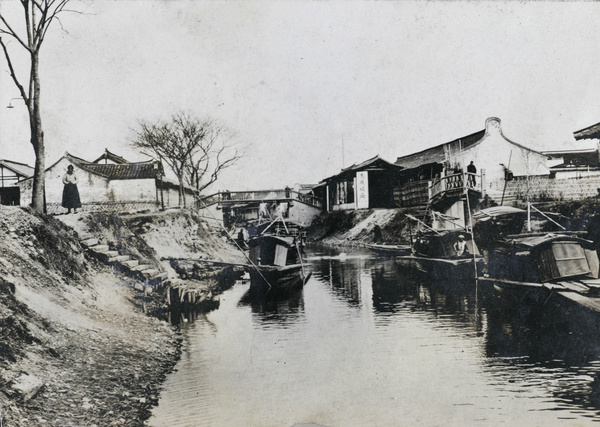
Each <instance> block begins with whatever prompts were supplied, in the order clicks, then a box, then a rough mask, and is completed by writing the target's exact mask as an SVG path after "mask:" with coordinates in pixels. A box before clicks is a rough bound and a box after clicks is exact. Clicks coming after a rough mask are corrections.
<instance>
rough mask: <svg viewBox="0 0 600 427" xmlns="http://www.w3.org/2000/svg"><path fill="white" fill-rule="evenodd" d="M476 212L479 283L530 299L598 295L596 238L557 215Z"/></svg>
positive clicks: (494, 210) (492, 210) (503, 210)
mask: <svg viewBox="0 0 600 427" xmlns="http://www.w3.org/2000/svg"><path fill="white" fill-rule="evenodd" d="M474 216H475V218H476V219H477V221H478V222H477V224H476V227H475V230H476V232H477V234H478V235H479V236H480V245H481V246H482V248H483V250H484V255H485V258H486V264H487V271H486V274H485V275H484V276H482V277H479V278H478V280H479V281H480V282H481V283H482V284H490V285H493V286H494V288H495V289H496V290H497V291H499V292H500V293H501V294H503V295H512V296H513V297H517V298H518V299H520V300H522V299H524V297H527V298H528V299H530V300H533V301H534V302H540V301H543V300H545V299H547V298H548V297H549V296H551V295H552V294H554V293H557V294H559V295H562V296H564V297H565V298H567V299H571V300H574V299H578V300H581V297H582V296H584V298H586V299H589V298H593V297H594V295H595V294H597V292H598V290H599V289H600V280H599V279H598V277H599V266H600V263H599V261H598V254H597V252H596V249H595V246H594V243H593V242H592V241H590V240H587V239H584V238H582V237H581V233H579V232H573V231H567V230H565V229H564V227H563V226H562V225H561V224H560V223H559V221H558V220H559V218H558V217H556V216H554V215H552V214H546V213H541V212H539V211H538V212H535V213H534V214H533V215H532V213H531V212H528V211H525V210H524V209H517V208H503V207H495V208H489V209H484V210H482V211H481V212H478V213H476V214H475V215H474ZM532 222H533V223H534V224H535V226H534V227H532Z"/></svg>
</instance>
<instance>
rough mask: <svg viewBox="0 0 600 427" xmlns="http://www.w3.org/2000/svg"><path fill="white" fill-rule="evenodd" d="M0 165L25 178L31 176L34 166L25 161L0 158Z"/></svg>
mask: <svg viewBox="0 0 600 427" xmlns="http://www.w3.org/2000/svg"><path fill="white" fill-rule="evenodd" d="M0 166H3V167H5V168H6V169H9V170H11V171H13V172H14V173H16V174H17V175H21V176H24V177H26V178H29V177H32V176H33V171H34V168H32V167H31V166H29V165H26V164H25V163H19V162H13V161H12V160H0Z"/></svg>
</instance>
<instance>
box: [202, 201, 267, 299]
mask: <svg viewBox="0 0 600 427" xmlns="http://www.w3.org/2000/svg"><path fill="white" fill-rule="evenodd" d="M198 201H199V202H201V203H202V205H203V206H204V209H205V210H206V211H207V212H208V213H209V214H210V216H212V217H213V219H214V220H215V221H216V222H217V224H219V227H221V228H222V229H223V231H224V232H225V233H227V235H228V236H229V237H231V236H230V235H229V232H228V231H227V229H226V228H225V226H223V225H221V222H220V221H219V220H218V219H217V217H215V216H214V215H213V213H212V212H211V211H210V210H209V209H208V206H206V204H205V203H204V201H203V200H200V199H199V200H198ZM231 240H233V243H235V246H236V247H237V248H238V249H239V250H240V252H241V253H242V255H244V257H245V258H246V259H247V260H248V262H250V265H252V267H254V269H255V270H256V272H257V273H258V274H259V275H260V277H262V279H263V280H264V281H265V283H266V284H267V286H268V287H269V290H271V288H272V287H273V286H271V284H270V283H269V281H268V280H267V278H266V277H265V276H264V275H263V274H262V273H261V271H260V269H259V268H258V266H257V265H256V264H254V262H252V260H251V259H250V257H249V256H248V255H246V252H244V250H243V249H242V248H241V247H240V245H238V242H236V240H235V239H234V238H232V239H231Z"/></svg>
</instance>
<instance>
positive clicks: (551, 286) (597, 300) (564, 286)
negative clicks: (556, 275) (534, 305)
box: [477, 277, 600, 313]
mask: <svg viewBox="0 0 600 427" xmlns="http://www.w3.org/2000/svg"><path fill="white" fill-rule="evenodd" d="M477 280H478V282H479V283H482V284H489V285H492V286H493V285H505V286H510V287H512V288H513V289H518V288H522V289H523V290H525V289H538V290H546V291H548V292H555V293H556V295H559V296H560V297H562V298H566V299H567V300H569V301H571V302H574V303H576V304H578V305H580V306H582V307H585V308H586V309H588V310H591V311H593V312H595V313H600V279H581V280H569V281H565V280H563V281H560V282H557V283H535V282H519V281H514V280H505V279H495V278H491V277H478V278H477Z"/></svg>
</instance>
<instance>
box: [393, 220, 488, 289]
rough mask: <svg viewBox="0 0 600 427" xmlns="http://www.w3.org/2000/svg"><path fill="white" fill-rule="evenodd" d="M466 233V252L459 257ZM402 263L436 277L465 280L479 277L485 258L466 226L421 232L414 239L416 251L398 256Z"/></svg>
mask: <svg viewBox="0 0 600 427" xmlns="http://www.w3.org/2000/svg"><path fill="white" fill-rule="evenodd" d="M460 236H462V238H463V241H464V245H465V247H466V250H465V252H464V253H463V254H462V255H460V256H457V255H456V248H455V244H456V242H458V241H459V240H460ZM397 260H398V261H400V263H401V265H403V266H405V267H410V268H412V269H414V270H416V271H418V272H421V273H426V274H428V275H429V276H431V277H432V278H434V279H436V280H451V281H465V280H469V279H475V267H477V271H478V272H481V271H482V270H483V266H484V262H483V257H482V256H481V255H480V254H479V250H478V249H477V245H475V243H474V242H473V239H472V238H471V233H468V232H466V231H464V230H462V229H454V230H433V229H431V230H429V231H426V232H421V233H419V234H418V235H417V236H416V237H415V238H414V241H413V246H412V254H410V255H404V256H399V257H397Z"/></svg>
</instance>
